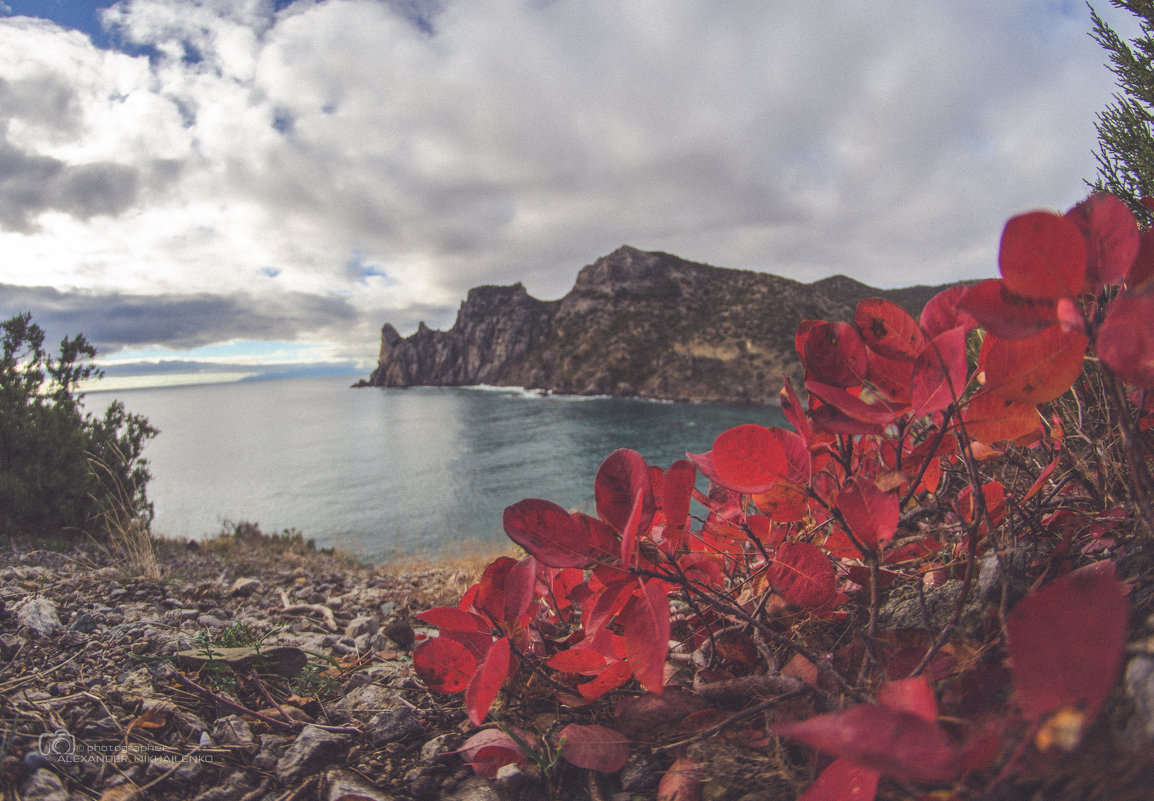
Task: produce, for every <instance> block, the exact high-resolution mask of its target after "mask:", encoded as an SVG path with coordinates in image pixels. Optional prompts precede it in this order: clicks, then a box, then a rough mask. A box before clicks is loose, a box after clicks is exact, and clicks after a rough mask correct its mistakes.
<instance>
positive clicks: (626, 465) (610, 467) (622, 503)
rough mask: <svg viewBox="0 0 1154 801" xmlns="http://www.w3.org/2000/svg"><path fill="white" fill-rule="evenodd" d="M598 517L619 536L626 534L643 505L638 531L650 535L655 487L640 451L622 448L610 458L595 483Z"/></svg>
mask: <svg viewBox="0 0 1154 801" xmlns="http://www.w3.org/2000/svg"><path fill="white" fill-rule="evenodd" d="M593 493H594V497H595V499H596V502H597V514H598V515H600V516H601V519H602V520H604V521H605V522H606V523H608V524H609V525H610V526H612V527H613V528H614V529H615V530H616V531H617V532H618V533H622V532H624V531H625V529H626V527H627V526H628V525H629V518H630V517H631V516H632V515H633V511H634V507H635V506H637V504H638V501H639V502H640V508H639V509H638V514H639V515H640V517H639V518H638V521H637V529H638V530H640V531H648V530H649V526H650V525H651V524H652V522H653V512H654V500H653V486H652V485H651V484H650V483H649V468H648V467H647V466H646V465H645V459H644V458H642V456H641V454H639V453H638V452H637V451H631V450H628V449H627V448H621V449H620V450H616V451H614V452H613V453H611V454H609V457H608V458H607V459H606V460H605V461H604V462H602V463H601V467H600V468H599V469H598V470H597V477H596V479H594V482H593Z"/></svg>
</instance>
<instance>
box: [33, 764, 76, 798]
mask: <svg viewBox="0 0 1154 801" xmlns="http://www.w3.org/2000/svg"><path fill="white" fill-rule="evenodd" d="M23 792H24V794H23V798H24V801H68V791H67V790H65V789H64V783H63V782H62V781H60V777H59V776H57V775H56V774H55V773H53V772H52V771H51V770H48V769H47V768H41V769H40V770H38V771H36V772H35V773H33V774H32V775H31V776H29V777H28V779H27V780H26V781H25V782H24V787H23Z"/></svg>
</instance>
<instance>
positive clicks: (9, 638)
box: [0, 634, 23, 661]
mask: <svg viewBox="0 0 1154 801" xmlns="http://www.w3.org/2000/svg"><path fill="white" fill-rule="evenodd" d="M22 644H23V640H21V639H20V638H19V637H17V636H16V635H15V634H0V659H3V660H5V661H7V660H9V659H11V658H12V657H14V656H16V652H17V651H19V650H20V646H21V645H22Z"/></svg>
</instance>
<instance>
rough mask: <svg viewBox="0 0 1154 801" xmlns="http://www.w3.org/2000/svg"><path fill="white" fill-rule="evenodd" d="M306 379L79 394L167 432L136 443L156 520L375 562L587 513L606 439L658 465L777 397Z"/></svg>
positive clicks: (159, 524) (776, 415)
mask: <svg viewBox="0 0 1154 801" xmlns="http://www.w3.org/2000/svg"><path fill="white" fill-rule="evenodd" d="M352 380H353V379H340V378H336V379H334V378H323V379H318V378H307V379H290V380H279V381H254V382H248V383H234V384H215V385H208V386H204V385H202V386H188V387H172V388H163V389H137V390H123V391H111V392H91V393H89V394H88V396H87V397H88V402H87V405H88V408H89V409H90V410H91V411H94V412H95V411H101V410H103V408H104V406H106V405H107V404H108V402H109V401H110V399H111V398H112V397H116V398H119V399H120V400H122V401H124V403H125V405H126V406H127V407H128V409H129V410H130V411H132V412H136V413H139V414H143V415H145V416H146V417H148V419H149V421H150V422H151V423H152V424H153V425H154V426H156V427H157V428H159V429H160V431H161V433H160V435H159V436H158V437H156V438H155V439H154V440H152V442H151V443H150V444H149V445H148V448H147V450H146V452H145V455H146V457H147V458H148V459H149V461H150V463H151V469H152V474H153V480H152V482H151V483H150V484H149V492H150V496H151V498H152V500H153V502H154V504H155V506H156V519H155V522H154V526H153V529H154V531H156V532H157V533H159V534H163V535H167V536H182V537H192V538H203V537H208V536H211V535H213V534H215V533H217V532H218V531H220V529H221V526H222V523H223V522H224V521H232V522H239V521H245V520H247V521H252V522H256V523H259V524H260V526H261V528H262V529H263V530H264V531H265V532H270V533H271V532H277V531H281V530H283V529H288V528H292V529H296V530H298V531H300V532H302V533H303V534H304V535H305V536H306V537H311V538H314V539H315V540H316V541H317V544H318V545H323V546H329V545H336V546H339V547H341V548H344V549H346V550H349V551H352V552H354V553H358V554H360V555H362V556H363V557H364V558H366V559H369V560H373V561H379V560H382V559H385V558H387V557H388V556H390V555H394V554H411V553H436V552H444V551H451V550H452V549H454V548H476V547H478V546H479V547H480V548H482V549H483V548H485V547H487V546H491V545H493V544H499V543H501V542H502V541H504V533H503V531H502V529H501V511H502V510H503V509H504V508H505V507H506V506H508V505H509V504H512V503H515V502H517V501H519V500H521V499H523V498H529V497H536V498H546V499H548V500H551V501H554V502H556V503H559V504H561V505H562V506H565V507H566V508H577V509H581V510H584V511H590V512H591V511H592V510H593V478H594V476H595V475H596V473H597V468H598V466H599V465H600V464H601V462H602V460H603V459H604V458H605V457H606V456H608V455H609V454H610V453H611V452H612V451H613V450H614V449H616V448H633V449H634V450H637V451H639V452H640V453H641V454H642V455H643V456H644V457H645V458H646V460H647V461H648V462H649V463H650V464H657V465H660V466H662V467H668V466H669V465H670V464H671V463H672V462H673V461H674V460H676V459H679V458H683V457H684V454H685V451H687V450H690V451H695V452H700V451H704V450H708V449H709V448H710V446H711V444H712V442H713V438H714V437H716V436H717V435H718V434H719V433H721V432H722V431H724V430H725V429H726V428H729V427H731V426H734V425H739V424H741V423H749V422H755V423H762V424H766V425H776V424H781V423H782V421H783V419H784V418H783V417H782V415H781V412H780V410H779V409H777V408H776V407H747V406H697V405H683V404H663V403H647V402H643V401H632V400H614V399H607V398H594V399H584V398H583V399H575V398H564V397H558V396H553V397H538V396H534V395H528V394H526V393H523V392H519V391H516V390H493V389H437V388H416V389H355V390H354V389H350V388H349V386H348V385H349V383H351V381H352Z"/></svg>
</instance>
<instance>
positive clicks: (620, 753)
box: [557, 723, 629, 773]
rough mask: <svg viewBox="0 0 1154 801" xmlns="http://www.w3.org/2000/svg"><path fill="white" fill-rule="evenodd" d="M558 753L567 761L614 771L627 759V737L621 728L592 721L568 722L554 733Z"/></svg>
mask: <svg viewBox="0 0 1154 801" xmlns="http://www.w3.org/2000/svg"><path fill="white" fill-rule="evenodd" d="M557 737H558V739H559V741H560V742H561V756H562V757H563V758H564V759H565V761H566V762H568V763H569V764H570V765H576V766H577V767H579V768H585V769H586V770H595V771H598V772H599V773H616V772H617V771H619V770H621V769H622V768H623V767H625V763H626V762H628V761H629V741H628V740H626V739H625V736H624V735H623V734H621V732H619V731H616V730H614V729H611V728H609V727H608V726H599V725H597V724H595V723H589V724H583V723H570V724H569V725H568V726H566V727H565V728H563V729H561V731H560V732H559V733H558V735H557Z"/></svg>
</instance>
